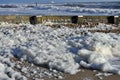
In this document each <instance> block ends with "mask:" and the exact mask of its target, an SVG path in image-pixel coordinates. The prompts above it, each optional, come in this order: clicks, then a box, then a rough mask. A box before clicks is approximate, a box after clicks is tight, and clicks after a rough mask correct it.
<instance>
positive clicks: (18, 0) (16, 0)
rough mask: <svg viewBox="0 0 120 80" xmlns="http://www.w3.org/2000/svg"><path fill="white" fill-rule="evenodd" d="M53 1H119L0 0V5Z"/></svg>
mask: <svg viewBox="0 0 120 80" xmlns="http://www.w3.org/2000/svg"><path fill="white" fill-rule="evenodd" d="M51 1H54V2H56V3H59V2H101V1H120V0H0V4H10V3H35V2H38V3H50V2H51Z"/></svg>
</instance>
